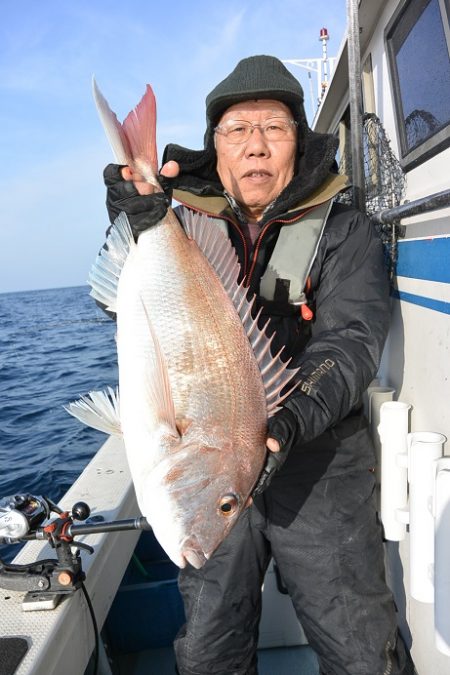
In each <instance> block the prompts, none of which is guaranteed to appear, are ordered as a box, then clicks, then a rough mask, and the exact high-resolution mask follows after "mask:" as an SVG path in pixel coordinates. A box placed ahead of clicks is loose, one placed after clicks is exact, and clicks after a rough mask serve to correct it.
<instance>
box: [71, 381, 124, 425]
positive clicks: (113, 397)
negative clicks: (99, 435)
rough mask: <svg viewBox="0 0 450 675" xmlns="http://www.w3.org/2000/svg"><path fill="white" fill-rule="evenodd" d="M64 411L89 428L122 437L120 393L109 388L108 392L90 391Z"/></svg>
mask: <svg viewBox="0 0 450 675" xmlns="http://www.w3.org/2000/svg"><path fill="white" fill-rule="evenodd" d="M64 409H65V410H66V411H67V412H68V413H69V415H73V417H76V418H77V420H79V421H80V422H82V423H83V424H86V425H87V426H88V427H92V428H93V429H98V431H103V432H104V433H105V434H110V435H114V436H121V435H122V429H121V426H120V408H119V392H118V390H117V389H116V390H115V391H114V389H112V388H111V387H108V388H107V389H106V391H90V392H89V394H87V395H86V396H82V397H81V398H80V399H78V401H73V402H72V403H69V404H68V405H67V406H64Z"/></svg>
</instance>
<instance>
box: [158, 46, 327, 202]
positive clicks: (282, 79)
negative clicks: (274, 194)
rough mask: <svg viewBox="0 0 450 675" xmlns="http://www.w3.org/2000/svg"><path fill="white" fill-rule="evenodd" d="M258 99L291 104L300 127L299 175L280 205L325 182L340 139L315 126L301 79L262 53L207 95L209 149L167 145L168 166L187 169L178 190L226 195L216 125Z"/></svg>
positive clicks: (165, 159) (206, 144) (165, 158)
mask: <svg viewBox="0 0 450 675" xmlns="http://www.w3.org/2000/svg"><path fill="white" fill-rule="evenodd" d="M257 99H258V100H260V99H271V100H275V101H282V102H283V103H286V104H287V105H288V106H289V108H290V110H291V112H292V115H293V117H294V119H295V120H296V122H297V125H298V126H297V132H298V133H297V139H298V148H297V158H296V167H295V176H294V178H293V180H292V181H291V183H290V184H289V185H288V186H287V187H286V188H285V190H283V192H282V193H281V194H280V195H279V198H278V199H277V205H276V206H277V207H279V208H289V207H290V206H291V205H292V204H293V203H296V202H298V201H300V200H301V199H304V198H306V197H307V196H308V195H309V194H311V192H313V191H314V190H315V189H316V188H317V187H318V186H319V185H320V184H321V183H322V182H323V181H324V180H325V178H326V177H327V176H328V174H329V171H330V170H331V169H332V167H333V163H334V157H335V154H336V148H337V140H336V139H334V138H333V136H331V135H328V134H318V133H315V132H313V131H312V130H311V129H310V128H309V126H308V122H307V119H306V114H305V109H304V106H303V90H302V88H301V86H300V83H299V82H298V80H297V79H296V78H295V77H294V76H293V75H292V74H291V73H290V72H289V71H288V69H287V68H286V67H285V66H284V65H283V63H282V62H281V61H280V60H279V59H277V58H275V57H274V56H264V55H259V56H250V57H248V58H246V59H242V61H239V63H238V64H237V66H236V67H235V69H234V70H233V71H232V72H231V73H230V74H229V75H228V76H227V77H226V78H225V79H224V80H222V82H220V83H219V84H218V85H217V86H216V87H214V89H213V90H212V91H211V92H210V93H209V94H208V96H207V97H206V121H207V128H206V132H205V137H204V148H203V150H190V149H188V148H183V147H181V146H179V145H174V144H170V145H168V146H167V147H166V149H165V151H164V156H163V164H164V163H165V162H168V161H169V160H175V161H176V162H178V163H179V165H180V168H181V171H180V174H179V176H178V178H177V179H174V186H175V187H178V188H180V189H184V190H191V191H192V192H194V193H195V194H199V195H203V194H222V193H223V187H222V185H221V182H220V179H219V176H218V174H217V171H216V164H217V156H216V151H215V147H214V127H215V126H216V125H217V123H218V121H219V119H220V117H221V115H222V113H223V112H224V111H225V110H226V109H227V108H229V107H230V106H231V105H233V104H235V103H240V102H241V101H248V100H257Z"/></svg>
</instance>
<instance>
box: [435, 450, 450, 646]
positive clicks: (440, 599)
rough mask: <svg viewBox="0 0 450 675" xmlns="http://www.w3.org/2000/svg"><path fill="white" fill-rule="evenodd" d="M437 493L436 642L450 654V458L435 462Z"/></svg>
mask: <svg viewBox="0 0 450 675" xmlns="http://www.w3.org/2000/svg"><path fill="white" fill-rule="evenodd" d="M434 494H435V498H434V512H435V536H434V557H435V562H434V575H435V605H434V627H435V628H434V629H435V641H436V647H437V649H438V650H439V651H440V652H442V653H443V654H446V655H447V656H450V611H449V607H450V457H442V458H441V459H439V460H438V461H437V462H436V481H435V493H434Z"/></svg>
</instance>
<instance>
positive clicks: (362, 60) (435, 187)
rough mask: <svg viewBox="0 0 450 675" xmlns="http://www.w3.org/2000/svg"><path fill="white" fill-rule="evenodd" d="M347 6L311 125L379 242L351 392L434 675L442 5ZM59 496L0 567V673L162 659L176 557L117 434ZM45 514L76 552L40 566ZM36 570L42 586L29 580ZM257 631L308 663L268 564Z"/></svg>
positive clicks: (288, 668)
mask: <svg viewBox="0 0 450 675" xmlns="http://www.w3.org/2000/svg"><path fill="white" fill-rule="evenodd" d="M347 11H348V17H349V23H348V31H347V36H346V38H345V40H344V41H343V43H342V45H341V48H340V51H339V54H338V56H337V58H336V60H335V63H334V68H333V73H332V77H331V78H330V79H329V81H327V82H326V86H324V87H323V96H322V97H321V100H320V103H319V105H318V109H317V112H316V115H315V118H314V123H313V126H314V128H315V130H317V131H322V132H329V133H333V134H336V135H337V136H338V137H339V141H340V147H339V164H340V170H341V171H342V172H345V173H347V174H350V176H351V178H352V189H351V190H350V191H349V192H348V193H346V194H344V195H343V196H342V199H347V200H349V201H352V202H353V203H355V204H356V205H358V206H359V207H360V208H362V209H366V210H367V211H368V213H369V215H370V216H371V218H372V220H373V222H374V225H375V226H376V227H378V228H379V229H380V232H381V235H382V237H383V239H384V241H385V247H386V255H387V262H388V264H389V266H390V274H391V287H392V290H391V295H392V327H391V330H390V334H389V337H388V341H387V345H386V349H385V352H384V356H383V361H382V365H381V368H380V372H379V374H378V378H377V380H376V381H374V382H373V383H372V385H371V387H370V388H369V391H368V393H367V397H366V408H367V414H368V416H369V418H370V422H371V428H372V435H373V438H374V443H375V446H376V449H377V452H378V453H379V456H380V467H381V468H380V469H379V471H378V477H379V502H380V508H379V511H380V517H381V519H382V521H383V525H384V528H385V537H386V563H387V571H388V579H389V583H390V586H391V588H392V590H393V593H394V595H395V599H396V604H397V609H398V616H399V624H400V627H401V631H402V635H403V638H404V640H405V642H406V644H407V646H408V647H409V648H410V650H411V653H412V656H413V659H414V662H415V665H416V669H417V673H418V674H419V675H448V674H449V673H450V618H449V612H448V607H450V572H449V570H450V543H449V542H450V478H449V477H450V457H449V456H448V450H447V449H446V446H445V441H446V439H447V438H450V410H449V406H448V395H449V387H450V384H449V375H450V365H449V354H448V342H449V325H450V324H449V314H450V291H449V288H450V287H449V282H450V265H449V264H448V260H449V258H450V255H449V254H450V218H449V216H450V206H449V205H450V189H449V187H450V186H449V183H450V179H449V176H448V172H447V170H446V169H447V167H448V165H449V163H450V105H449V104H450V62H449V52H450V29H449V12H450V8H449V5H448V2H446V1H445V0H388V1H387V2H386V1H385V0H361V1H360V2H359V3H357V2H356V0H348V3H347ZM362 111H364V115H362V114H361V113H362ZM80 502H81V503H86V504H87V505H89V507H90V514H89V511H88V510H87V509H86V508H85V507H84V506H81V507H80V506H79V504H80ZM74 505H77V506H76V507H75V508H74ZM40 506H42V504H41V505H40V501H39V500H35V501H34V502H33V500H32V499H30V500H29V501H28V502H27V501H26V500H25V501H23V502H22V503H18V504H17V510H19V511H20V510H21V509H22V512H23V513H24V514H25V516H27V515H28V517H29V518H30V519H31V518H32V517H34V516H33V514H34V513H35V512H36V513H37V511H38V510H39V508H40ZM50 506H52V505H50ZM59 507H60V508H61V509H62V510H63V512H64V513H63V514H59V515H58V514H56V516H57V518H59V520H60V521H63V525H61V528H60V530H58V531H57V532H56V533H55V532H53V534H52V537H53V538H52V537H50V535H49V533H48V532H47V541H39V540H35V541H30V542H29V543H27V544H26V546H25V547H24V548H23V549H22V550H21V551H20V553H19V554H18V555H17V556H16V558H15V560H14V561H13V564H14V565H16V566H17V565H22V566H23V567H22V568H18V567H17V568H15V571H16V572H17V574H16V577H15V578H14V579H13V580H11V577H10V576H8V575H6V577H7V578H6V577H5V576H4V575H3V577H2V575H1V574H0V674H1V675H26V674H33V675H52V674H54V675H83V674H84V673H86V674H87V675H90V674H91V673H102V674H105V675H106V674H108V675H111V674H112V675H115V674H116V673H126V674H127V675H137V674H138V673H141V672H142V673H146V674H152V673H154V674H155V675H165V674H166V673H167V674H169V673H173V672H175V659H174V654H173V650H172V647H171V645H172V641H173V638H174V636H175V634H176V632H177V630H178V628H179V627H180V625H181V624H182V623H183V618H184V617H183V607H182V603H181V599H180V596H179V593H178V589H177V569H176V567H175V566H174V565H173V564H172V563H171V562H170V561H169V560H168V559H167V557H166V556H165V554H164V552H163V551H162V549H161V548H160V547H159V545H158V544H157V542H156V541H155V539H154V538H153V535H152V533H151V531H143V524H142V522H141V520H139V518H137V516H138V507H137V504H136V499H135V495H134V490H133V485H132V482H131V478H130V474H129V470H128V466H127V462H126V458H125V452H124V448H123V444H122V442H121V440H120V439H118V438H113V437H110V438H109V439H108V440H107V441H106V443H105V444H104V445H103V446H102V447H101V448H100V449H99V451H98V452H97V454H96V455H95V457H94V458H93V459H92V461H91V462H90V463H89V464H88V466H87V467H86V468H85V469H84V471H83V473H82V474H81V475H80V477H79V478H78V480H77V481H76V482H75V483H74V484H73V485H72V487H71V488H70V490H69V491H68V492H67V494H66V495H65V496H64V498H63V499H62V501H61V502H60V504H59ZM33 509H34V510H33ZM71 514H72V515H73V516H76V518H75V519H74V518H72V515H71ZM118 522H119V524H117V523H118ZM108 523H115V525H110V526H108V525H107V524H108ZM42 527H43V525H42V526H41V525H39V527H36V528H35V529H36V531H37V530H39V529H42ZM63 527H65V528H67V527H68V528H70V530H67V529H65V530H64V532H66V535H65V536H66V539H65V540H64V539H63V540H62V541H65V545H63V548H62V552H61V551H60V550H58V551H57V552H58V555H59V557H60V558H61V559H62V563H61V560H59V562H60V563H61V564H63V563H64V560H65V558H64V556H65V555H66V554H67V550H69V551H70V550H72V551H73V550H74V549H73V548H72V549H71V547H70V544H71V541H70V540H71V537H72V536H73V537H74V538H75V541H77V542H79V545H80V546H81V548H80V556H79V559H78V562H76V561H75V562H76V564H79V565H80V567H79V568H76V571H75V573H74V574H73V575H71V574H69V575H68V576H65V575H61V574H59V573H58V566H57V565H56V566H54V569H53V567H51V566H50V568H49V569H47V570H46V574H47V576H46V574H45V573H44V570H43V569H37V568H35V567H33V563H34V562H35V561H37V560H42V559H44V560H49V559H55V549H54V548H52V547H51V546H50V544H49V543H48V540H50V541H53V544H54V545H55V543H57V542H59V541H61V540H60V539H58V537H60V535H61V532H62V528H63ZM86 546H88V547H91V548H92V549H93V550H92V551H88V550H87V549H86ZM57 549H58V547H57ZM66 562H67V561H66ZM30 566H31V567H30ZM27 570H28V573H27ZM3 571H5V570H3ZM21 571H22V574H20V572H21ZM53 572H55V574H54V576H55V578H56V581H55V585H56V587H57V590H58V592H57V593H54V592H53V593H52V592H51V589H50V590H49V589H48V588H45V585H46V583H47V581H48V577H49V576H51V575H52V574H53ZM33 575H34V576H33ZM84 576H85V579H84V581H83V585H84V589H85V592H82V591H81V590H80V588H79V587H80V586H81V581H82V580H83V577H84ZM30 577H31V578H32V581H31V582H29V581H28V582H27V579H28V580H29V579H30ZM41 577H42V578H41ZM27 583H28V587H27ZM39 583H40V586H39ZM72 585H73V586H74V587H76V588H75V590H72V588H71V586H72ZM35 586H37V588H36V587H35ZM19 587H20V588H19ZM27 590H28V593H26V591H27ZM55 596H56V597H55ZM259 647H260V649H259V672H260V675H284V674H286V675H288V674H289V675H292V673H294V672H302V673H303V674H304V675H317V673H318V666H317V660H316V657H315V655H314V653H313V652H312V650H311V648H310V647H309V646H308V644H307V641H306V639H305V636H304V633H303V631H302V629H301V626H300V625H299V623H298V621H297V620H296V617H295V615H294V612H293V609H292V605H291V602H290V600H289V597H288V596H287V595H286V593H285V592H284V588H283V584H282V579H280V578H279V575H278V574H277V570H276V568H274V566H271V567H270V568H269V571H268V573H267V576H266V580H265V583H264V590H263V615H262V619H261V624H260V643H259Z"/></svg>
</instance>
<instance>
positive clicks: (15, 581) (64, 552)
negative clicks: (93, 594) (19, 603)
mask: <svg viewBox="0 0 450 675" xmlns="http://www.w3.org/2000/svg"><path fill="white" fill-rule="evenodd" d="M90 513H91V510H90V508H89V506H88V505H87V504H86V503H85V502H77V503H76V504H74V505H73V507H72V510H71V512H69V511H63V510H62V509H60V508H59V506H57V505H56V504H55V503H54V502H53V501H52V500H51V499H49V498H48V497H42V496H35V495H31V494H27V493H23V494H16V495H12V496H9V497H4V498H2V499H0V543H4V544H14V543H22V542H26V541H30V540H33V539H36V540H45V541H47V543H48V544H49V545H50V546H51V547H52V548H53V549H54V550H55V553H56V558H54V559H53V558H52V559H48V558H46V559H43V560H37V561H35V562H31V563H26V564H14V563H10V564H8V563H5V562H3V561H2V560H1V559H0V588H4V589H8V590H12V591H26V593H27V595H26V596H25V599H24V603H23V608H24V609H37V608H39V609H51V608H53V607H55V606H56V604H57V602H58V601H59V599H60V598H61V597H62V596H64V595H67V594H71V593H74V592H75V591H76V590H77V589H78V588H80V587H81V586H82V583H83V581H84V579H85V574H84V572H83V570H82V561H81V555H80V549H82V550H84V551H86V552H87V553H89V554H91V553H93V552H94V549H93V548H92V546H88V545H87V544H85V543H84V542H80V541H77V540H75V538H74V537H75V535H77V534H79V535H81V534H93V533H98V532H117V531H120V530H150V529H151V527H150V525H149V524H148V522H147V520H146V519H145V518H143V517H140V518H134V519H130V520H118V521H112V522H105V521H104V518H103V516H101V515H96V516H94V517H93V518H91V519H90V522H89V521H88V519H89V516H90ZM52 514H54V517H52ZM76 521H81V522H76ZM83 521H86V522H83ZM72 549H73V550H72ZM45 603H47V606H46V604H45Z"/></svg>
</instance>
